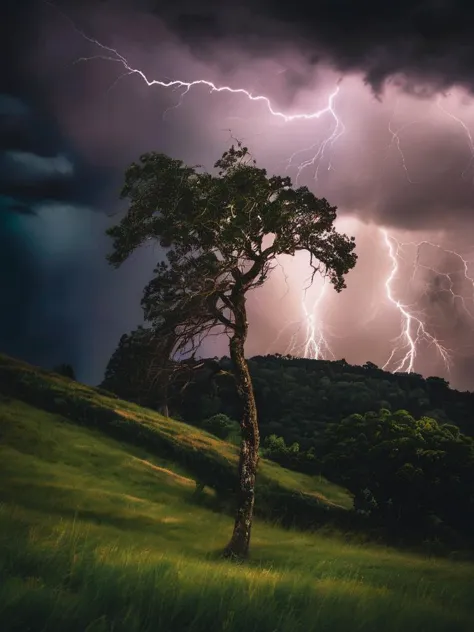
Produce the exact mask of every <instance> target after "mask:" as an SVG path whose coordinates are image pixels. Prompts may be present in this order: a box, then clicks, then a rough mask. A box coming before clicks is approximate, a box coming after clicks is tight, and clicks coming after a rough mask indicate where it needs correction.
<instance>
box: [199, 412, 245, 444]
mask: <svg viewBox="0 0 474 632" xmlns="http://www.w3.org/2000/svg"><path fill="white" fill-rule="evenodd" d="M201 426H202V428H204V430H207V431H208V432H210V433H212V434H214V435H216V437H219V439H228V438H229V437H230V436H231V435H232V434H233V432H234V430H235V428H236V427H237V428H238V427H239V424H238V423H237V422H236V421H234V420H233V419H231V418H230V417H228V416H227V415H224V414H222V413H218V414H217V415H213V416H212V417H208V418H207V419H204V421H203V422H202V424H201Z"/></svg>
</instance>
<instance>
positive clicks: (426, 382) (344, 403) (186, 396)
mask: <svg viewBox="0 0 474 632" xmlns="http://www.w3.org/2000/svg"><path fill="white" fill-rule="evenodd" d="M220 365H221V366H222V368H223V369H227V368H228V367H229V361H228V359H226V358H223V359H221V360H220ZM249 367H250V373H251V375H252V380H253V384H254V391H255V398H256V401H257V406H258V412H259V423H260V427H261V431H262V436H263V437H266V436H269V435H272V434H276V435H278V436H281V437H283V438H284V439H285V441H286V443H293V442H298V443H299V444H300V447H301V448H302V449H304V450H306V449H308V448H310V447H311V446H312V445H313V442H314V440H315V439H317V438H318V437H319V436H320V435H321V432H322V431H323V430H324V429H325V427H326V425H327V423H328V422H339V421H341V419H343V418H344V417H347V416H348V415H351V414H353V413H361V414H363V413H366V412H370V411H378V410H380V409H382V408H383V409H387V410H391V411H396V410H400V409H403V410H407V411H408V412H409V413H410V414H411V415H413V416H414V417H416V418H419V417H421V416H427V417H431V418H432V419H435V420H436V421H438V422H440V423H454V424H456V425H457V426H458V427H459V428H460V429H461V431H462V432H463V433H464V434H467V435H470V436H472V435H474V393H470V392H459V391H456V390H454V389H451V388H450V387H449V384H448V382H446V381H445V380H443V379H442V378H438V377H429V378H427V379H424V378H423V377H422V376H421V375H418V374H416V373H389V372H388V371H383V370H382V369H379V368H378V367H377V366H375V365H374V364H372V363H370V362H367V363H366V364H365V365H363V366H352V365H350V364H348V363H347V362H346V361H345V360H338V361H326V360H308V359H303V358H293V357H289V356H280V355H268V356H257V357H254V358H252V359H250V360H249ZM234 391H235V389H234V386H233V383H232V378H231V377H230V376H228V375H226V374H224V375H222V376H221V375H218V376H217V377H216V380H215V381H214V382H212V381H206V380H204V381H203V380H199V381H194V382H193V383H192V384H190V385H189V386H188V387H187V389H185V390H184V391H183V392H180V393H178V392H176V393H175V402H174V406H173V409H174V410H175V412H176V413H178V414H179V415H180V416H181V417H182V418H183V419H184V420H185V421H188V422H189V423H196V422H199V421H200V420H202V419H206V418H207V417H209V416H211V415H214V414H216V413H224V414H226V415H228V416H229V417H231V418H234V419H235V418H237V419H238V415H239V408H238V406H239V405H238V401H237V399H236V397H235V393H234Z"/></svg>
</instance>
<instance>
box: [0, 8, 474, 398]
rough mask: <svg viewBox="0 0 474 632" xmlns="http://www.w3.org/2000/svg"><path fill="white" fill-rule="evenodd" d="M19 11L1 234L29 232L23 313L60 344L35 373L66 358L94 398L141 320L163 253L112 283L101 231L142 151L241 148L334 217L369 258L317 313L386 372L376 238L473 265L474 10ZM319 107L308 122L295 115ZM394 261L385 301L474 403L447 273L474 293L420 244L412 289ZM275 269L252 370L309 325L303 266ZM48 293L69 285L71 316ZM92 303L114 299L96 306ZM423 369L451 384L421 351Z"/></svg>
mask: <svg viewBox="0 0 474 632" xmlns="http://www.w3.org/2000/svg"><path fill="white" fill-rule="evenodd" d="M26 6H27V7H28V10H22V11H21V12H20V11H19V10H17V9H14V3H11V7H12V11H13V10H14V13H12V20H13V22H12V23H14V24H15V26H16V35H15V39H14V40H13V39H12V38H11V36H10V34H9V32H7V31H5V41H7V42H8V41H9V46H10V48H9V56H8V58H6V57H5V56H3V57H2V58H1V69H2V70H5V73H4V77H5V83H4V86H3V87H1V90H0V92H2V94H3V95H4V96H3V97H0V161H1V163H2V175H1V177H0V193H1V194H3V196H4V198H3V199H4V203H3V208H4V209H8V214H9V215H8V217H9V218H10V219H6V220H5V221H4V224H3V230H4V234H6V233H5V231H7V232H8V235H9V237H8V239H11V238H12V235H13V232H12V231H13V230H14V228H13V227H15V230H16V231H17V232H16V234H17V237H16V239H18V247H19V248H23V247H24V240H25V235H29V239H30V242H29V243H30V250H29V255H28V257H25V258H24V259H22V266H23V268H22V269H26V268H25V266H26V267H27V266H28V265H30V266H32V267H31V273H30V277H31V279H33V276H34V275H33V271H34V270H35V274H36V275H37V276H36V277H35V279H36V280H35V279H33V280H30V281H29V282H28V283H30V285H31V284H33V285H34V288H35V291H34V292H33V290H31V291H29V294H28V303H27V304H28V310H30V311H31V312H33V311H34V306H35V305H36V304H39V303H41V305H42V311H41V314H42V315H41V319H40V322H39V323H36V336H39V333H38V332H39V330H40V329H41V328H46V329H47V330H48V331H51V332H53V333H52V334H51V335H52V337H51V338H50V341H51V342H50V343H48V347H49V351H48V350H45V349H43V350H42V351H41V353H40V352H39V351H38V355H37V357H38V358H39V360H38V361H40V360H41V361H43V362H52V361H53V359H54V361H56V359H57V361H58V362H59V361H71V359H74V361H75V362H76V363H77V364H78V365H79V366H81V367H84V369H83V371H84V373H83V374H82V377H83V379H88V380H92V381H97V380H98V379H100V373H101V371H102V370H103V367H104V365H105V362H106V361H107V359H108V356H109V355H110V353H111V352H112V350H113V347H114V345H115V344H116V342H117V340H118V338H119V336H120V334H121V333H123V332H124V331H126V330H127V329H128V330H129V329H131V328H133V327H134V326H135V325H136V324H137V322H138V321H139V319H140V310H139V298H140V294H141V290H142V288H143V285H144V283H145V282H146V279H147V278H148V276H149V274H150V273H151V269H152V267H153V263H154V259H155V258H156V256H157V255H156V253H152V252H147V253H145V254H143V256H142V255H138V256H137V257H136V258H135V259H134V261H132V262H130V264H129V265H128V264H127V266H126V268H125V269H124V270H121V271H119V272H113V271H110V270H108V269H107V266H106V264H105V261H104V260H105V254H106V252H107V249H108V241H107V239H106V238H105V237H104V230H105V227H106V226H107V225H109V224H110V222H111V221H113V218H112V219H111V218H109V217H108V216H110V215H114V214H117V213H119V212H120V210H121V209H122V208H123V205H121V204H120V203H119V199H118V197H119V196H118V194H119V191H120V187H121V183H122V181H123V173H124V170H125V169H126V167H127V165H128V164H130V162H131V161H133V160H136V159H137V157H138V156H139V155H140V154H142V153H144V152H146V151H149V150H158V151H162V152H164V153H168V154H170V155H172V156H174V157H177V158H181V159H182V160H184V161H185V162H187V163H189V164H201V165H203V166H204V167H205V168H207V169H210V168H212V165H213V163H214V162H215V160H216V159H217V158H218V156H219V155H220V154H221V153H222V151H224V150H225V149H226V148H227V147H228V145H229V144H230V143H231V142H232V139H233V138H239V139H242V140H243V141H244V142H245V144H247V145H248V146H249V147H250V149H251V151H252V154H253V155H254V157H255V158H256V159H257V162H258V163H259V164H260V165H261V166H264V167H265V168H267V169H268V170H269V171H270V172H274V173H282V174H283V173H286V174H288V175H290V176H291V177H292V178H293V180H294V181H295V182H297V183H298V184H305V185H307V186H309V187H310V188H311V190H313V191H314V192H315V194H316V195H318V196H320V197H323V196H324V197H326V198H327V199H328V200H330V202H331V203H332V204H335V205H337V206H338V207H339V216H340V218H341V220H340V221H341V224H340V225H341V226H342V227H343V229H344V230H346V227H347V231H348V232H353V233H354V234H356V237H357V243H358V253H359V256H360V258H359V263H358V266H357V268H356V270H354V271H353V272H351V274H350V275H349V277H348V289H347V290H346V291H345V292H344V293H343V294H342V295H341V296H335V295H333V294H332V293H328V295H327V297H326V298H325V303H324V310H323V313H321V314H320V315H319V316H320V317H321V321H320V325H321V327H324V330H325V331H326V333H327V335H328V336H329V338H330V340H331V341H332V342H331V348H332V350H333V352H334V354H335V356H336V357H346V359H347V360H348V361H351V362H359V363H361V362H365V361H366V360H372V361H375V362H376V363H379V364H383V363H384V361H385V360H386V359H387V357H388V356H389V355H390V352H391V348H392V346H393V340H394V338H396V336H397V334H398V333H399V331H400V314H399V313H398V312H397V310H396V309H394V307H393V305H390V304H387V301H386V300H385V302H384V299H386V287H385V281H386V278H387V274H389V273H390V270H391V262H390V259H389V257H388V253H387V248H386V245H385V244H384V241H383V239H382V233H381V231H380V228H381V227H385V228H387V229H388V230H389V231H390V234H391V235H393V236H394V238H395V239H398V240H399V241H400V242H403V243H405V242H420V241H422V240H428V241H431V242H433V243H435V242H436V243H441V244H442V245H443V246H444V248H445V250H446V249H448V250H450V249H451V250H457V251H459V252H461V253H463V254H465V255H466V257H468V258H471V259H472V255H473V252H472V251H473V247H472V243H471V240H470V238H469V235H470V234H472V230H473V229H474V221H473V220H474V213H473V210H474V209H473V200H474V195H473V194H474V145H473V140H472V136H471V131H470V130H474V108H473V106H472V90H473V88H474V71H473V70H472V69H473V68H474V63H473V62H474V38H472V37H471V33H470V31H469V29H470V26H469V24H470V20H471V18H474V7H471V5H470V4H468V3H466V5H464V4H463V3H460V2H450V3H448V2H423V3H422V2H414V3H413V2H410V3H408V2H398V3H381V2H380V3H379V2H358V3H353V2H349V0H339V1H333V0H327V2H318V1H316V2H312V3H309V2H308V3H307V2H298V1H296V2H292V3H286V4H284V3H280V2H271V1H268V2H264V1H262V0H256V1H255V2H250V0H248V1H244V2H240V3H239V4H238V6H237V5H236V4H232V5H231V4H230V3H222V2H221V3H219V2H213V1H209V0H203V2H200V3H194V2H184V1H182V0H177V1H176V2H173V3H162V2H151V1H148V0H142V1H140V2H132V1H131V0H120V1H118V0H117V1H113V0H109V1H108V2H92V1H90V2H83V3H80V4H79V3H76V2H60V3H56V4H51V3H40V2H36V3H35V2H29V3H25V7H26ZM2 28H4V27H2ZM9 38H10V39H9ZM92 40H97V42H100V43H101V44H102V45H103V46H104V47H107V48H104V47H101V46H100V45H99V44H97V43H94V41H92ZM112 49H115V51H116V52H114V50H112ZM121 56H122V57H121ZM6 59H8V60H11V61H9V62H8V63H7V62H6V61H5V60H6ZM124 59H125V60H126V65H128V66H129V68H127V67H126V65H124V63H123V61H124ZM130 68H134V69H140V71H142V72H143V73H145V75H146V77H147V78H149V79H154V80H157V81H161V82H166V81H170V80H172V79H179V80H181V81H183V82H193V81H198V80H201V79H204V80H206V81H209V82H213V83H214V84H215V85H216V86H224V85H225V86H228V87H230V88H233V89H237V88H242V89H245V90H246V91H248V92H249V93H251V94H252V95H262V96H265V97H268V99H269V103H270V105H271V108H272V109H273V111H278V112H281V113H283V114H285V115H287V116H288V117H293V119H291V120H289V119H287V120H285V119H284V117H281V116H274V115H272V113H271V111H270V110H269V107H268V102H265V101H262V100H260V101H252V100H251V99H249V98H248V96H246V95H245V94H242V93H238V94H232V93H231V92H229V91H228V92H215V91H212V90H210V88H209V86H205V85H199V86H193V87H192V88H191V89H187V88H186V86H181V87H179V86H173V87H171V88H164V87H162V86H159V85H155V86H153V87H149V86H147V84H146V82H145V81H144V80H143V77H142V76H141V75H140V74H138V73H131V72H130ZM336 90H337V94H336V92H335V91H336ZM331 94H333V95H335V96H334V99H333V101H332V105H333V107H332V109H328V103H329V101H328V99H329V96H330V95H331ZM319 110H320V111H323V113H321V115H320V116H315V117H313V118H311V119H309V120H308V119H304V118H298V117H297V115H298V114H302V113H307V114H311V113H315V112H317V111H319ZM295 116H296V118H294V117H295ZM5 200H7V202H6V201H5ZM20 215H21V216H22V218H21V221H20V219H18V218H19V216H20ZM27 215H29V216H28V217H27ZM12 216H15V217H16V218H17V219H16V220H15V221H13V220H12V219H11V218H12ZM5 217H7V216H6V215H5ZM68 226H69V228H71V227H73V228H72V229H71V230H69V229H68ZM20 227H21V230H22V231H25V232H24V233H22V237H21V239H20V236H19V232H18V231H19V230H20ZM76 236H77V244H75V239H76ZM31 240H33V242H34V245H33V246H32V245H31V243H32V242H31ZM9 252H10V250H9ZM401 252H402V255H403V257H402V258H401V259H400V269H399V271H398V274H397V278H396V279H395V280H394V292H396V294H397V297H399V298H400V300H402V301H406V302H407V303H410V304H412V303H415V304H416V306H417V309H419V310H420V312H419V313H423V314H424V315H425V317H426V318H427V322H428V323H429V326H430V331H433V332H434V334H435V335H436V336H438V337H439V338H440V339H442V340H443V341H445V343H446V345H447V346H448V347H449V348H450V349H451V350H452V352H453V354H454V355H455V357H456V358H457V359H458V360H457V364H456V366H455V369H454V373H453V375H454V377H453V380H454V382H455V383H456V384H458V385H462V386H470V387H472V379H471V378H469V376H468V374H467V369H466V367H469V366H471V357H472V352H473V350H472V349H469V348H468V345H467V344H466V343H465V341H466V339H467V338H468V336H469V335H471V332H472V323H471V320H470V317H469V312H466V310H463V308H462V305H460V303H459V301H458V300H457V299H454V298H453V295H452V293H451V294H450V288H449V287H446V285H445V282H446V278H447V277H446V274H449V275H450V276H449V279H450V281H449V283H451V282H452V283H453V284H454V285H453V286H452V287H454V288H455V290H453V291H455V293H457V292H458V291H459V293H461V294H462V295H463V296H465V297H468V296H470V294H469V292H471V295H472V287H471V288H470V287H469V281H468V280H466V278H464V277H463V276H462V274H463V273H462V270H461V271H460V272H459V270H458V268H459V259H458V258H456V256H454V255H450V254H449V253H448V254H446V252H444V251H438V250H436V249H434V250H432V251H430V247H427V248H426V247H423V249H422V257H427V259H423V258H422V261H423V262H425V263H426V262H428V263H426V268H420V269H419V270H418V271H417V273H416V275H415V276H413V266H414V262H416V261H419V259H418V258H417V257H418V255H417V252H416V248H415V249H414V248H413V247H412V246H407V247H406V248H405V247H404V249H402V251H401ZM443 252H444V254H443ZM52 253H53V254H52ZM53 255H54V256H53ZM12 256H13V255H12ZM17 259H18V256H17ZM40 264H41V265H40ZM285 267H286V268H287V269H288V275H289V278H290V280H291V291H290V292H289V293H286V289H285V287H286V285H285V280H284V278H283V276H282V275H279V273H277V274H276V275H275V279H274V280H273V281H272V283H270V284H269V286H268V287H267V288H266V289H265V292H264V293H263V294H262V296H260V297H256V298H255V299H253V300H252V302H251V307H252V336H251V338H250V340H249V346H248V352H249V353H261V352H266V351H279V352H285V350H286V348H287V345H288V335H286V338H285V335H284V336H283V337H282V336H281V335H280V334H281V331H282V329H284V328H285V327H286V326H287V325H288V323H290V324H291V322H293V323H295V322H296V323H297V322H298V320H301V316H302V304H301V300H302V298H301V288H302V284H303V281H304V262H301V261H299V260H298V261H293V262H286V263H285ZM428 268H430V269H428ZM453 270H454V272H452V271H453ZM61 271H62V274H63V276H62V277H61V279H62V280H61V281H60V282H56V281H57V278H58V277H56V275H59V276H61ZM66 271H68V273H67V274H66ZM22 274H26V273H24V272H23V273H22ZM32 275H33V276H32ZM38 275H39V276H38ZM40 277H41V278H40ZM24 278H25V279H26V276H24ZM55 279H56V281H55ZM68 279H69V280H71V279H72V281H71V282H70V283H69V285H68ZM443 279H444V281H443ZM25 283H27V281H25ZM443 283H444V285H443ZM61 284H63V285H61ZM56 287H62V288H63V292H64V293H65V292H66V288H67V293H68V294H67V295H68V296H69V297H70V301H69V302H70V305H71V307H70V308H67V306H66V305H62V303H61V298H60V295H59V298H58V294H57V292H56V290H55V288H56ZM105 288H107V292H105ZM451 289H452V288H451ZM319 290H320V288H319V286H317V287H315V288H314V292H315V294H314V296H317V293H318V291H319ZM24 294H25V296H26V290H25V292H24ZM101 294H102V297H103V296H106V297H107V299H106V300H104V302H103V303H102V304H100V302H99V297H100V296H101ZM64 295H65V294H64ZM92 297H93V298H92ZM19 300H20V299H19V298H18V301H19ZM466 300H468V303H469V301H471V302H470V303H469V304H468V307H469V309H471V308H474V305H472V300H471V299H466ZM25 301H26V298H25ZM35 301H36V302H37V303H35ZM132 303H133V305H134V307H133V308H132V307H129V306H131V305H132ZM18 305H19V303H18ZM91 305H94V307H93V308H92V307H91ZM48 306H49V307H48ZM265 306H266V307H265ZM15 309H17V310H18V309H19V307H18V306H17V307H16V308H15ZM54 314H55V316H54ZM269 314H278V315H279V317H278V318H276V317H273V316H272V317H271V318H269ZM319 316H318V318H319ZM58 319H59V320H58ZM52 323H54V325H53V324H52ZM303 329H304V328H303ZM288 331H290V332H291V331H293V330H292V329H291V326H290V327H289V329H288ZM54 332H56V333H55V334H54ZM59 332H60V333H59ZM66 332H67V333H66ZM71 332H73V333H71ZM341 332H344V335H342V333H341ZM303 334H304V332H303V333H302V335H303ZM290 335H291V334H290ZM68 336H69V338H68ZM279 336H280V337H279ZM66 340H67V343H66ZM277 340H278V342H275V341H277ZM54 341H55V342H54ZM53 347H54V353H53V352H52V351H51V348H53ZM29 348H31V345H30V347H29ZM224 351H225V348H224V347H223V346H222V348H219V349H217V352H219V353H221V352H224ZM61 354H62V357H60V356H61ZM66 356H67V357H66ZM41 358H43V359H41ZM45 358H46V359H45ZM86 367H88V368H86ZM91 367H92V368H91ZM416 368H417V370H419V371H420V372H424V373H434V372H437V373H439V374H443V375H444V374H445V367H444V365H443V363H442V362H441V361H440V358H439V357H436V354H435V355H433V354H432V353H431V351H430V350H427V351H426V353H425V354H424V355H423V356H422V357H420V358H419V360H418V364H417V367H416Z"/></svg>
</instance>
